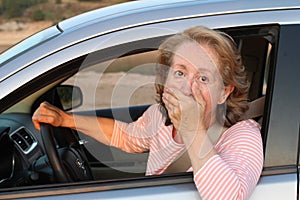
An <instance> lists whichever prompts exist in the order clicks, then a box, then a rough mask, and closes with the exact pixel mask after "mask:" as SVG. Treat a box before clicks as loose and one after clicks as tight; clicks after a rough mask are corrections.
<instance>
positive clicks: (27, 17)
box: [0, 0, 129, 53]
mask: <svg viewBox="0 0 300 200" xmlns="http://www.w3.org/2000/svg"><path fill="white" fill-rule="evenodd" d="M127 1H129V0H0V53H1V52H3V51H5V50H6V49H8V48H9V47H11V46H12V45H15V44H17V43H18V42H20V41H22V40H23V39H25V38H27V37H29V36H30V35H32V34H34V33H36V32H38V31H40V30H43V29H45V28H48V27H49V26H52V25H54V24H56V23H57V22H59V21H61V20H64V19H67V18H69V17H72V16H75V15H78V14H81V13H83V12H87V11H90V10H94V9H97V8H101V7H106V6H110V5H113V4H119V3H124V2H127Z"/></svg>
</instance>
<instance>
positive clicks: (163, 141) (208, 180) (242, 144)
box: [111, 104, 263, 200]
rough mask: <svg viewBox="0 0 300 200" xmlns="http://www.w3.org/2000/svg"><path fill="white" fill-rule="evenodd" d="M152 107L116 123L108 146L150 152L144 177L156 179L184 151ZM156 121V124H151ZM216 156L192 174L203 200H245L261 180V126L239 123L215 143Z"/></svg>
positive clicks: (137, 151)
mask: <svg viewBox="0 0 300 200" xmlns="http://www.w3.org/2000/svg"><path fill="white" fill-rule="evenodd" d="M159 109H160V108H159V105H158V104H154V105H152V106H150V107H149V109H148V110H147V111H146V112H145V113H144V114H143V116H141V117H140V118H139V119H138V120H137V121H135V122H132V123H130V124H127V123H124V122H120V121H116V122H115V128H114V132H113V135H112V140H111V145H112V146H115V147H118V148H120V149H122V150H124V151H126V152H130V153H140V152H145V151H149V157H148V163H147V170H146V175H158V174H161V173H163V172H164V171H165V169H166V168H167V167H168V166H169V165H170V164H171V163H172V162H173V161H174V160H175V159H176V157H177V156H178V155H179V154H180V153H181V152H182V151H184V149H185V146H184V144H179V143H176V142H175V141H174V139H173V137H172V129H173V127H172V126H165V125H164V121H165V119H164V117H163V115H162V114H161V112H160V110H159ZM154 119H155V120H154ZM215 150H216V152H217V155H215V156H213V157H212V158H210V159H209V160H208V161H207V162H206V163H205V164H204V166H202V167H201V169H199V170H198V171H197V172H194V182H195V184H196V187H197V189H198V191H199V193H200V195H201V197H202V198H203V199H218V200H219V199H222V200H223V199H248V198H249V197H250V195H251V193H252V191H253V190H254V188H255V186H256V184H257V182H258V179H259V177H260V174H261V171H262V166H263V147H262V139H261V135H260V126H259V124H258V123H257V122H255V121H254V120H251V119H249V120H245V121H241V122H238V123H237V124H235V125H233V126H232V127H230V128H229V129H227V130H226V131H225V132H224V133H223V134H222V136H221V137H220V138H219V139H218V141H217V143H216V145H215Z"/></svg>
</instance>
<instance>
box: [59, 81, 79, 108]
mask: <svg viewBox="0 0 300 200" xmlns="http://www.w3.org/2000/svg"><path fill="white" fill-rule="evenodd" d="M56 92H57V95H58V98H59V100H60V102H61V105H62V107H63V110H64V111H68V110H72V109H74V108H78V107H79V106H81V105H82V99H83V95H82V92H81V89H80V88H79V87H77V86H73V85H60V86H57V87H56Z"/></svg>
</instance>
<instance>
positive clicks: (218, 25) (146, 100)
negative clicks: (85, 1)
mask: <svg viewBox="0 0 300 200" xmlns="http://www.w3.org/2000/svg"><path fill="white" fill-rule="evenodd" d="M196 25H204V26H208V27H210V28H213V29H219V30H222V31H224V32H226V33H228V34H229V35H231V36H232V37H233V38H234V40H235V41H236V43H237V44H238V47H239V49H240V51H241V53H242V55H243V59H244V62H245V66H246V69H247V72H248V78H249V80H250V81H251V88H250V93H249V98H250V99H249V100H250V101H253V102H256V104H254V106H253V108H251V109H254V110H258V111H259V112H258V113H260V112H261V114H257V115H256V116H253V117H254V119H255V120H257V121H258V122H259V123H260V124H261V126H262V129H261V132H262V138H263V144H264V155H265V162H264V169H263V172H262V175H261V178H260V180H259V183H258V185H257V187H256V189H255V191H254V193H253V194H252V196H251V199H253V200H254V199H255V200H256V199H272V200H273V199H280V200H282V199H299V174H298V168H299V145H300V143H299V141H300V140H299V139H300V138H299V134H300V125H299V121H300V104H299V102H300V91H299V85H300V78H299V75H300V66H299V65H300V51H299V47H300V37H299V35H300V1H299V0H285V1H282V0H272V1H267V0H251V1H250V0H249V1H247V0H198V1H197V0H194V1H193V0H181V1H180V0H166V1H158V0H157V1H156V0H154V1H152V0H145V1H132V2H129V3H123V4H119V5H115V6H111V7H106V8H102V9H99V10H94V11H91V12H88V13H85V14H82V15H79V16H76V17H73V18H70V19H67V20H65V21H62V22H60V23H58V24H57V25H55V26H53V27H50V28H48V29H46V30H44V31H42V32H39V33H37V34H35V35H33V36H32V37H30V38H28V39H26V40H24V41H23V42H21V43H19V44H18V45H16V46H14V47H13V48H11V49H9V50H7V51H6V52H4V53H2V54H1V55H0V159H1V164H0V199H15V198H23V199H34V198H35V197H38V198H39V199H74V200H75V199H114V200H116V199H130V200H131V199H200V196H199V194H198V191H197V189H196V187H195V185H194V183H193V175H192V173H188V172H184V173H175V174H164V175H159V176H145V167H146V162H147V156H148V154H147V153H143V154H134V155H132V154H128V153H124V152H122V151H120V150H118V149H115V148H112V147H107V146H105V145H103V144H100V143H98V142H96V141H95V140H93V139H92V138H89V137H87V136H85V135H84V134H82V133H80V132H77V131H75V130H69V129H64V128H53V127H49V126H45V127H44V129H43V131H42V132H41V133H40V132H38V131H37V130H36V129H35V128H34V126H33V124H32V121H31V117H32V114H33V112H34V110H35V109H36V108H37V106H38V105H39V104H40V103H41V102H43V101H48V102H50V103H52V104H54V105H56V106H59V107H60V108H61V109H64V110H65V111H69V112H73V113H79V114H84V115H94V116H105V117H110V118H114V119H118V120H122V121H126V122H130V121H134V120H136V119H137V118H138V117H139V116H141V114H142V113H143V112H144V111H145V109H147V108H148V106H149V105H151V104H153V103H155V98H156V97H155V89H154V79H155V63H156V57H157V48H158V46H159V44H160V43H161V42H162V40H163V39H165V38H166V37H168V36H170V35H172V34H175V33H177V32H179V31H182V30H184V29H186V28H189V27H192V26H196ZM297 88H298V89H297Z"/></svg>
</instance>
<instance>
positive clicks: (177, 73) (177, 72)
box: [174, 71, 183, 77]
mask: <svg viewBox="0 0 300 200" xmlns="http://www.w3.org/2000/svg"><path fill="white" fill-rule="evenodd" d="M174 74H175V76H176V77H181V76H183V72H182V71H175V73H174Z"/></svg>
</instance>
